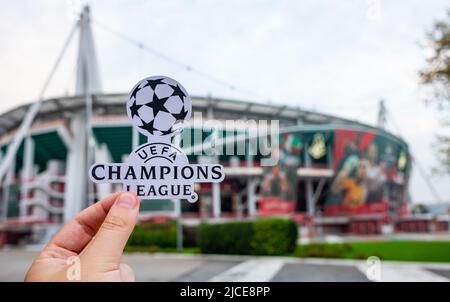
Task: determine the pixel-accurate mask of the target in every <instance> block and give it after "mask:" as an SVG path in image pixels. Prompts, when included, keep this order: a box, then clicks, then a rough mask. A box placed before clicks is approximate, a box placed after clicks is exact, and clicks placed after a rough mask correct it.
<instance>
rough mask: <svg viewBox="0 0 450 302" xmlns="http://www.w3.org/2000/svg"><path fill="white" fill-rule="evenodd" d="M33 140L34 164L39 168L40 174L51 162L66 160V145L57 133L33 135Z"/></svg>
mask: <svg viewBox="0 0 450 302" xmlns="http://www.w3.org/2000/svg"><path fill="white" fill-rule="evenodd" d="M32 138H33V140H34V162H35V164H36V165H37V166H38V169H39V172H42V171H44V170H45V168H46V166H47V162H48V161H49V160H52V159H57V160H61V161H65V160H66V157H67V148H66V145H65V144H64V142H63V141H62V140H61V138H60V136H59V134H58V133H57V132H56V131H52V132H48V133H43V134H37V135H33V136H32Z"/></svg>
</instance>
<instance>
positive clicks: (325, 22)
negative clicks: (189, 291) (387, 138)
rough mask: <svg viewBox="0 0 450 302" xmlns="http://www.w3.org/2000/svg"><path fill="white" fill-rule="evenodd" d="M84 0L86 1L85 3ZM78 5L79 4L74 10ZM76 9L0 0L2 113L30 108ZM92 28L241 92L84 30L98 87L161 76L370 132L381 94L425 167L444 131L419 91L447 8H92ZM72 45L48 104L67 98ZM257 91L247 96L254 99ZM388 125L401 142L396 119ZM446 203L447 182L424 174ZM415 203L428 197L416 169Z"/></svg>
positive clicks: (136, 4)
mask: <svg viewBox="0 0 450 302" xmlns="http://www.w3.org/2000/svg"><path fill="white" fill-rule="evenodd" d="M84 2H85V1H84ZM84 2H81V3H84ZM79 3H80V2H79V1H56V0H53V1H50V0H49V1H46V0H40V1H35V0H22V1H5V0H2V1H1V7H2V8H1V10H0V37H1V39H2V41H1V43H0V66H1V68H0V81H1V86H0V99H1V102H0V112H4V111H6V110H8V109H11V108H14V107H16V106H17V105H20V104H23V103H28V102H30V101H32V100H34V99H35V98H36V97H37V95H38V93H39V90H40V89H41V87H42V85H43V83H44V80H45V77H46V75H47V74H48V72H49V70H50V67H51V65H52V64H53V62H54V61H55V59H56V56H57V54H58V52H59V51H60V49H61V47H62V44H63V41H64V40H65V39H66V37H67V35H68V33H69V31H70V28H71V27H72V24H73V22H74V18H73V13H72V12H73V11H74V10H76V9H77V8H78V6H79V5H80V4H79ZM90 4H91V9H92V15H93V18H94V19H95V20H97V21H98V22H100V23H102V24H105V25H107V26H109V27H110V28H113V29H115V30H117V31H121V32H123V33H125V34H127V35H129V36H130V37H132V38H133V39H136V40H139V41H142V42H143V43H145V44H146V45H148V46H150V47H152V48H154V49H156V50H159V51H160V52H162V53H164V54H165V55H167V56H170V57H173V58H175V59H176V60H177V61H179V62H183V63H185V64H187V65H190V66H192V67H194V68H196V69H198V70H201V71H203V72H206V73H208V74H212V75H214V76H215V77H216V78H219V79H223V80H225V81H227V82H230V83H233V84H234V85H236V86H238V87H242V88H244V89H246V90H248V91H251V92H254V93H253V94H246V93H239V92H236V91H232V90H230V89H229V88H227V87H226V86H223V85H218V84H216V83H214V82H211V81H209V80H207V79H205V78H202V77H200V76H198V75H196V74H193V73H191V72H188V71H186V70H185V69H181V68H179V67H178V66H176V65H172V64H170V63H168V62H166V61H163V60H161V59H160V58H158V57H155V56H153V55H151V54H149V53H147V52H145V51H143V50H140V49H139V48H137V47H133V46H132V45H129V44H126V43H125V42H124V41H122V40H120V39H118V38H117V37H116V36H114V35H111V34H110V33H108V32H106V31H104V30H102V29H101V28H99V27H94V35H95V39H96V46H97V53H98V57H99V64H100V72H101V76H102V83H103V90H104V91H105V92H128V90H129V89H130V87H132V86H133V85H134V84H135V83H136V82H137V81H138V80H139V79H141V78H143V77H145V76H149V75H156V74H164V75H168V76H171V77H173V78H175V79H177V80H179V81H180V82H181V83H183V85H184V86H185V87H186V89H187V90H188V91H189V92H190V94H192V95H206V94H208V93H209V94H212V95H213V96H221V97H230V98H237V99H246V100H255V101H260V102H267V101H270V102H272V103H274V104H290V105H295V106H300V107H303V108H306V109H313V110H317V111H320V112H325V113H330V114H334V115H338V116H342V117H346V118H351V119H356V120H359V121H361V122H365V123H369V124H371V125H373V124H374V123H375V121H376V115H377V104H378V100H379V99H380V98H383V99H385V100H386V102H387V107H388V110H389V111H390V112H391V114H392V116H393V118H394V119H393V120H394V121H395V123H396V124H397V125H398V128H400V131H401V133H400V134H401V135H402V136H403V138H404V139H405V140H406V141H407V142H408V143H409V145H410V147H411V151H412V153H413V154H414V155H415V157H417V158H418V159H419V160H420V162H422V164H423V166H424V167H425V169H427V170H428V171H430V170H431V168H432V167H436V166H437V163H436V161H435V155H434V153H433V151H432V147H431V145H432V143H433V141H434V137H435V134H436V133H445V132H447V133H448V132H449V129H448V128H447V129H442V127H440V125H439V120H440V119H441V118H442V114H439V113H438V112H437V111H436V109H435V108H434V107H432V106H426V105H425V103H424V101H423V100H424V98H425V95H426V91H425V90H424V89H423V88H421V87H420V86H419V85H418V78H417V71H418V70H419V69H420V68H421V67H423V66H424V64H425V63H424V62H425V58H426V56H427V55H428V53H427V51H426V50H425V49H423V48H422V47H421V44H425V43H426V39H425V35H426V32H427V31H429V30H430V29H431V27H432V24H433V22H434V20H436V19H442V18H444V17H445V11H446V9H447V8H450V4H449V3H448V1H445V0H442V1H441V0H430V1H423V0H404V1H400V0H396V1H385V0H380V1H376V0H340V1H335V0H321V1H318V0H308V1H305V0H302V1H297V0H291V1H264V0H254V1H241V0H239V1H238V0H236V1H234V0H233V1H232V0H226V1H225V0H223V1H210V0H205V1H200V0H190V1H188V0H186V1H175V0H173V1H90ZM74 42H77V41H73V43H72V45H71V47H70V48H69V51H68V53H67V56H66V57H65V59H64V61H63V63H62V64H61V66H60V69H59V70H58V72H57V76H56V78H55V80H54V81H53V82H52V85H51V87H50V89H49V91H48V93H47V96H48V97H50V96H60V95H66V94H69V95H70V94H71V93H73V90H74V80H75V61H76V45H77V43H74ZM255 94H256V95H257V96H255ZM388 129H389V130H391V131H392V132H394V133H396V134H399V131H398V129H397V127H395V125H394V123H392V122H390V123H388ZM432 181H433V183H434V184H435V186H436V188H437V190H438V192H439V194H440V196H441V198H442V199H444V200H450V186H449V185H448V184H449V183H450V178H449V177H442V176H440V177H434V178H432ZM410 188H411V193H412V197H413V200H414V201H423V202H433V201H435V199H434V197H433V196H432V194H431V193H430V191H429V190H428V188H427V187H426V185H425V182H424V181H423V179H422V178H421V177H420V176H419V174H418V171H417V169H414V172H413V176H412V180H411V185H410Z"/></svg>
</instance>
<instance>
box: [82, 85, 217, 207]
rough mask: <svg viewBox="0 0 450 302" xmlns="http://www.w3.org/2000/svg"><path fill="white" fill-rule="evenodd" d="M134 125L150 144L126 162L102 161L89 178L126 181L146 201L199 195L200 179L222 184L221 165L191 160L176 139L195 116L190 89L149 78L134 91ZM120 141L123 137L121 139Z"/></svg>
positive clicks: (191, 198) (130, 100)
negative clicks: (196, 162)
mask: <svg viewBox="0 0 450 302" xmlns="http://www.w3.org/2000/svg"><path fill="white" fill-rule="evenodd" d="M126 110H127V114H128V118H129V119H130V121H131V123H132V125H133V127H135V128H136V129H137V130H138V131H139V132H140V133H142V134H144V135H145V136H147V138H148V142H147V143H145V144H143V145H140V146H138V147H137V148H136V149H135V150H133V151H132V152H131V153H130V155H129V156H128V159H127V160H126V162H125V163H117V164H116V163H107V164H104V163H96V164H94V165H92V167H91V169H90V171H89V176H90V178H91V180H92V181H93V182H95V183H122V184H123V186H124V189H125V190H126V191H130V192H134V193H135V194H136V195H137V196H139V197H141V198H142V199H172V198H177V199H178V198H179V199H187V200H188V201H190V202H195V201H196V200H197V199H198V195H197V193H195V191H194V185H195V183H201V182H221V181H222V180H223V179H224V177H225V174H224V172H223V166H222V165H219V164H189V160H188V157H187V155H186V154H185V153H184V152H183V150H182V149H181V148H180V147H178V146H175V145H173V144H172V143H171V138H172V137H173V136H175V135H177V134H178V135H179V134H181V132H182V131H183V126H184V124H185V122H186V121H187V120H189V118H190V117H191V112H192V104H191V98H190V97H189V95H188V93H187V91H186V90H185V89H184V87H183V86H181V84H180V83H178V82H177V81H175V80H173V79H171V78H169V77H165V76H153V77H148V78H145V79H143V80H141V81H139V83H137V84H136V85H135V86H134V87H133V89H131V91H130V93H129V95H128V100H127V104H126ZM117 139H118V140H120V139H121V138H120V137H118V138H117Z"/></svg>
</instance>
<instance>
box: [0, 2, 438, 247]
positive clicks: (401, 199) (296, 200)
mask: <svg viewBox="0 0 450 302" xmlns="http://www.w3.org/2000/svg"><path fill="white" fill-rule="evenodd" d="M84 13H85V14H86V15H85V16H84V17H83V16H82V18H81V20H80V50H79V59H78V76H77V90H76V92H77V96H72V97H60V98H53V99H47V100H44V101H43V102H42V104H41V106H40V109H39V111H38V113H37V114H36V116H35V117H34V120H33V123H32V126H31V127H30V128H29V129H28V131H27V132H26V134H25V135H24V138H23V140H21V142H20V145H18V146H19V147H18V148H17V151H16V152H15V156H14V157H13V160H11V162H9V163H8V170H7V173H6V175H5V177H3V180H2V182H1V195H0V201H1V222H0V234H1V237H0V238H1V240H0V242H2V243H16V242H18V241H20V240H21V239H24V238H25V239H26V240H34V241H39V240H42V236H45V232H47V233H48V230H50V229H55V228H58V227H59V226H60V225H61V224H62V223H63V222H64V221H67V220H68V219H70V218H71V217H73V215H75V213H77V212H78V211H80V210H81V209H83V208H85V207H86V206H88V205H89V204H92V203H94V202H95V201H97V200H99V199H100V198H101V197H103V196H105V195H107V194H109V193H110V192H114V191H117V190H121V187H120V185H115V184H93V183H92V182H90V181H89V180H88V178H87V168H88V166H89V164H90V163H93V162H94V161H95V162H122V161H123V160H124V158H126V156H127V155H128V154H129V153H130V152H131V150H132V149H133V148H134V147H136V146H138V145H139V144H141V143H143V142H144V141H145V139H146V138H145V137H144V136H143V135H141V134H139V133H138V132H137V131H136V130H134V129H133V127H132V126H131V124H130V123H129V120H128V118H127V116H126V110H125V102H126V99H127V95H126V94H125V93H124V94H106V93H98V92H96V91H99V90H100V89H99V84H98V83H99V80H98V72H97V68H96V60H95V50H94V47H93V45H94V44H93V37H92V32H91V30H90V26H89V20H88V17H87V16H88V11H87V10H85V12H84ZM86 75H90V76H89V77H88V80H86V78H83V77H86ZM88 84H89V85H88ZM30 106H32V104H29V105H23V106H20V107H17V108H14V109H12V110H10V111H8V112H5V113H3V114H1V115H0V156H2V157H5V155H6V154H7V151H8V148H9V147H10V146H11V145H12V142H13V140H14V138H15V136H17V135H18V133H20V132H19V130H18V129H19V126H20V125H21V123H22V122H23V120H24V119H25V118H26V115H27V112H29V109H30ZM192 106H193V108H192V110H193V112H194V117H193V122H192V123H191V124H192V125H195V118H196V117H195V114H197V116H198V114H201V116H202V118H203V121H204V122H206V123H207V124H208V125H211V124H212V125H223V123H222V122H224V121H226V120H241V121H242V120H243V121H248V120H253V121H261V120H268V121H272V120H276V121H279V126H280V133H279V135H278V136H277V138H278V139H279V143H280V144H279V148H277V153H278V155H279V157H278V158H279V160H278V163H277V165H275V166H272V167H271V166H269V167H265V166H263V165H261V160H262V159H263V158H264V156H263V155H261V154H259V153H258V152H256V153H253V152H248V151H249V149H248V147H246V148H245V152H244V153H242V154H218V155H217V154H215V155H211V154H210V153H208V152H206V150H201V152H200V153H195V154H190V155H189V160H190V162H191V163H200V162H205V161H208V162H211V161H215V162H220V163H221V164H223V166H224V168H225V180H224V181H223V182H222V183H221V184H201V185H199V187H198V188H196V191H197V192H198V194H199V200H198V201H197V202H196V203H189V202H187V201H183V200H182V201H181V204H180V203H179V205H180V206H178V209H177V202H174V201H171V200H160V201H144V202H143V203H142V207H141V214H140V219H141V220H142V221H146V220H149V219H150V220H151V219H159V218H164V217H170V216H176V217H181V218H182V220H183V223H186V224H192V223H193V224H195V223H198V222H200V221H202V220H205V219H212V220H215V221H220V220H230V219H254V218H256V217H264V216H282V217H292V218H293V219H294V220H295V221H297V222H298V224H299V225H300V226H301V228H302V230H303V233H302V234H303V235H307V236H314V235H315V234H321V233H329V232H339V233H354V234H381V233H385V232H394V231H414V232H419V231H420V232H427V231H434V230H441V229H444V228H446V225H444V222H440V221H437V220H436V219H429V218H426V219H425V218H423V219H416V218H412V217H410V216H409V214H408V206H407V205H408V202H409V194H408V179H409V175H410V172H411V156H410V153H409V150H408V145H407V144H406V143H405V142H404V141H403V140H402V139H401V138H399V137H397V136H395V135H393V134H391V133H389V132H387V131H385V130H383V129H381V128H376V127H372V126H369V125H366V124H362V123H359V122H356V121H353V120H348V119H344V118H340V117H337V116H331V115H327V114H322V113H318V112H311V111H307V110H302V109H299V108H294V107H289V106H277V105H272V104H260V103H254V102H247V101H236V100H228V99H221V98H215V97H214V98H213V97H195V96H194V97H192ZM219 128H220V127H219ZM217 131H219V132H220V136H221V137H222V138H225V140H222V141H223V142H224V143H223V146H224V147H226V145H227V144H232V143H234V142H235V139H234V138H236V139H237V138H238V137H240V134H241V133H240V129H237V128H235V129H227V128H221V129H217V127H216V129H215V132H217ZM212 132H213V129H211V127H203V126H200V127H194V126H192V127H190V128H186V129H185V130H184V132H183V137H182V139H181V141H180V145H181V147H186V141H187V140H188V139H190V138H191V137H194V136H196V135H197V136H198V135H200V136H201V137H203V138H207V137H210V136H211V135H212ZM244 141H245V139H244ZM183 145H184V146H183ZM233 148H234V147H233ZM180 207H181V208H180ZM43 234H44V235H43ZM33 236H34V237H33ZM39 236H41V238H38V237H39Z"/></svg>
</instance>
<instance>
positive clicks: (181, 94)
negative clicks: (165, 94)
mask: <svg viewBox="0 0 450 302" xmlns="http://www.w3.org/2000/svg"><path fill="white" fill-rule="evenodd" d="M169 86H170V87H172V88H173V93H172V95H171V96H174V95H177V96H179V97H180V99H181V100H184V99H183V97H185V96H186V94H185V93H184V92H183V90H181V88H180V86H178V84H177V85H176V86H173V85H169Z"/></svg>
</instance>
